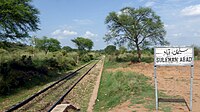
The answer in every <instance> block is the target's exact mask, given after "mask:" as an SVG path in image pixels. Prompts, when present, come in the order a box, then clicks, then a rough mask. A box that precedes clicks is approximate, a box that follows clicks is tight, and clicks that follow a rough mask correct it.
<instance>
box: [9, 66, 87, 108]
mask: <svg viewBox="0 0 200 112" xmlns="http://www.w3.org/2000/svg"><path fill="white" fill-rule="evenodd" d="M90 63H91V62H89V63H87V64H85V65H84V66H82V67H80V68H79V69H77V70H75V71H74V72H72V73H69V75H67V76H65V77H63V78H61V79H60V80H58V81H56V82H55V83H53V84H51V85H49V86H48V87H46V88H44V89H43V90H41V91H39V92H37V93H35V94H33V95H32V96H30V97H29V98H27V99H25V100H23V101H22V102H19V103H17V104H15V105H13V106H12V107H11V108H9V109H8V110H6V111H5V112H12V111H14V110H17V109H18V108H20V107H22V106H23V105H25V104H27V103H28V102H30V101H31V100H33V99H34V98H35V97H37V96H39V95H40V94H42V93H44V92H45V91H47V90H48V89H50V88H52V87H53V86H55V85H56V84H58V83H60V82H61V81H63V80H65V79H67V78H69V77H71V76H73V75H75V73H77V72H78V71H80V70H81V69H83V68H84V67H86V66H87V65H89V64H90Z"/></svg>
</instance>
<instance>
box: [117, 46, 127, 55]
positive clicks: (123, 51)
mask: <svg viewBox="0 0 200 112" xmlns="http://www.w3.org/2000/svg"><path fill="white" fill-rule="evenodd" d="M119 52H120V54H124V53H126V52H127V49H126V48H125V47H124V46H121V47H119Z"/></svg>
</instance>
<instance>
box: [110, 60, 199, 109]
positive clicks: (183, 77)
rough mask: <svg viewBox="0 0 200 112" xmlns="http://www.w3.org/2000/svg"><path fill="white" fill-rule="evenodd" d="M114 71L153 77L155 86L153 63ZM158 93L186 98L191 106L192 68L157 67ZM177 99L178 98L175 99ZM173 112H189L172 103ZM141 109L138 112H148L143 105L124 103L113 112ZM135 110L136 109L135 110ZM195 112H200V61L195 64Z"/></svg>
mask: <svg viewBox="0 0 200 112" xmlns="http://www.w3.org/2000/svg"><path fill="white" fill-rule="evenodd" d="M111 70H112V71H115V70H119V71H133V72H137V73H142V74H144V75H145V76H148V77H151V79H152V80H151V82H150V83H151V84H152V85H153V86H154V65H153V63H150V64H148V63H137V64H132V65H130V66H129V67H126V68H117V69H111ZM157 78H158V91H162V92H164V93H165V94H167V95H170V96H177V98H184V99H185V100H186V102H187V105H188V106H189V103H190V102H189V98H190V67H157ZM175 98H176V97H175ZM170 105H171V108H172V111H173V112H188V111H189V110H188V106H187V105H186V104H183V103H170ZM136 107H140V108H138V109H139V110H138V109H137V110H136V111H138V112H148V110H145V108H144V107H143V106H142V105H138V106H129V102H124V103H123V104H120V105H118V106H116V107H115V108H114V109H112V110H111V111H113V112H132V111H133V110H132V109H133V108H136ZM134 110H135V109H134ZM193 112H200V61H195V64H194V80H193Z"/></svg>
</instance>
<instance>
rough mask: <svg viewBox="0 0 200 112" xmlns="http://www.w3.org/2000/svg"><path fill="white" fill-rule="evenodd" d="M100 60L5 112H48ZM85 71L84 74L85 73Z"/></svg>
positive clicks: (60, 101) (81, 68) (67, 75)
mask: <svg viewBox="0 0 200 112" xmlns="http://www.w3.org/2000/svg"><path fill="white" fill-rule="evenodd" d="M99 61H100V60H97V61H95V62H93V63H92V62H91V63H88V64H85V65H84V66H82V67H80V68H79V69H77V70H75V71H74V72H71V73H68V74H66V76H65V77H63V78H61V79H60V80H58V81H55V82H54V83H52V84H50V85H49V86H47V87H46V88H44V89H42V90H40V91H39V92H37V93H35V94H33V95H32V96H30V97H28V98H26V99H25V100H23V101H22V102H19V103H17V104H15V105H13V106H12V107H10V108H9V109H7V110H6V112H13V111H17V112H24V111H34V112H35V111H44V112H47V111H48V112H50V111H52V109H53V108H55V107H56V105H58V104H60V103H62V101H63V99H64V98H65V97H66V96H67V95H68V93H70V91H71V90H72V89H73V88H74V87H75V86H76V85H77V84H78V83H79V82H80V81H81V80H82V79H83V78H84V77H85V76H86V75H87V74H88V73H89V72H90V71H91V70H92V69H93V68H94V67H95V66H96V64H97V63H98V62H99ZM85 71H86V72H85Z"/></svg>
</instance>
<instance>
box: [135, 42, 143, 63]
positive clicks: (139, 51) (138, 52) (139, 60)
mask: <svg viewBox="0 0 200 112" xmlns="http://www.w3.org/2000/svg"><path fill="white" fill-rule="evenodd" d="M136 48H137V54H138V62H139V63H140V62H141V59H142V58H141V50H140V47H139V45H136Z"/></svg>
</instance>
